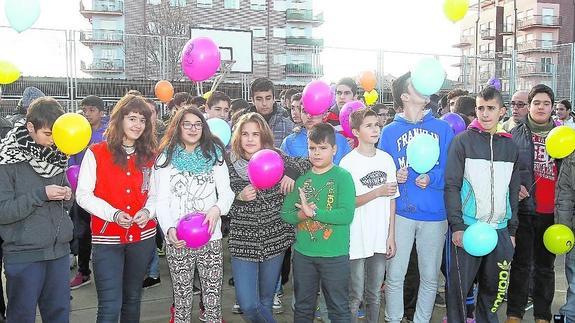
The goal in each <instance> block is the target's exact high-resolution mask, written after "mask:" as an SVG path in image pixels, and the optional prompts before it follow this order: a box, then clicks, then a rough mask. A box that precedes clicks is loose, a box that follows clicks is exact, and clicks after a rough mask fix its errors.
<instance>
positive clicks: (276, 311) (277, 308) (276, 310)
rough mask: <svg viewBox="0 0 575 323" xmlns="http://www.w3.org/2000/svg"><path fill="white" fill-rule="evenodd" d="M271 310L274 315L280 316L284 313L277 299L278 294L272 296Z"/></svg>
mask: <svg viewBox="0 0 575 323" xmlns="http://www.w3.org/2000/svg"><path fill="white" fill-rule="evenodd" d="M272 308H273V310H274V314H281V313H283V312H284V308H283V305H282V300H281V299H280V298H279V297H278V294H274V305H273V306H272Z"/></svg>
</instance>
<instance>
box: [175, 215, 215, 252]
mask: <svg viewBox="0 0 575 323" xmlns="http://www.w3.org/2000/svg"><path fill="white" fill-rule="evenodd" d="M205 219H206V215H205V214H204V213H200V212H192V213H190V214H187V215H185V216H184V217H183V218H181V219H180V221H178V225H177V226H176V236H177V237H178V239H180V240H184V241H185V242H186V247H188V248H193V249H198V248H201V247H203V246H204V245H205V244H206V243H208V242H209V241H210V239H211V238H212V235H211V234H210V232H209V225H208V223H206V224H202V223H203V222H204V220H205Z"/></svg>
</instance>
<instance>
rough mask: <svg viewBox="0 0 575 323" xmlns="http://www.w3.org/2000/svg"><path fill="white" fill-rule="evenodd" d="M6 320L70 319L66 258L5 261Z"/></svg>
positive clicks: (31, 322)
mask: <svg viewBox="0 0 575 323" xmlns="http://www.w3.org/2000/svg"><path fill="white" fill-rule="evenodd" d="M4 272H5V273H6V283H7V284H6V294H7V296H8V308H7V313H6V314H7V319H8V322H19V323H34V322H35V321H36V305H38V307H39V308H40V315H41V316H42V321H43V322H51V323H52V322H53V323H67V322H70V280H69V272H70V258H69V257H68V255H66V256H64V257H60V258H58V259H54V260H45V261H37V262H28V263H17V264H5V266H4Z"/></svg>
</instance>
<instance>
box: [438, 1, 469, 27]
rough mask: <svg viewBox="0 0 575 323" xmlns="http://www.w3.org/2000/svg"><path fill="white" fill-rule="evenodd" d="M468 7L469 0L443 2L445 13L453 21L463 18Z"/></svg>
mask: <svg viewBox="0 0 575 323" xmlns="http://www.w3.org/2000/svg"><path fill="white" fill-rule="evenodd" d="M468 9H469V0H445V2H444V3H443V11H444V12H445V15H446V16H447V18H448V19H449V20H451V21H453V22H458V21H459V20H461V19H463V17H465V14H466V13H467V10H468Z"/></svg>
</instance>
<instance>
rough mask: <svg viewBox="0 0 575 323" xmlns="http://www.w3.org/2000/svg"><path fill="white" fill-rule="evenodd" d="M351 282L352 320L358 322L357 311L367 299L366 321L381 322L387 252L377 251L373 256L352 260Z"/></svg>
mask: <svg viewBox="0 0 575 323" xmlns="http://www.w3.org/2000/svg"><path fill="white" fill-rule="evenodd" d="M350 263H351V276H350V277H351V284H350V295H349V298H350V302H349V307H350V310H351V321H352V322H357V321H358V319H357V311H358V310H359V306H360V304H361V302H362V301H363V300H364V299H365V313H366V321H367V322H370V323H377V322H379V307H380V304H381V285H382V284H383V279H384V276H385V254H382V253H376V254H374V255H373V256H371V257H367V258H359V259H354V260H351V261H350Z"/></svg>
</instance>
